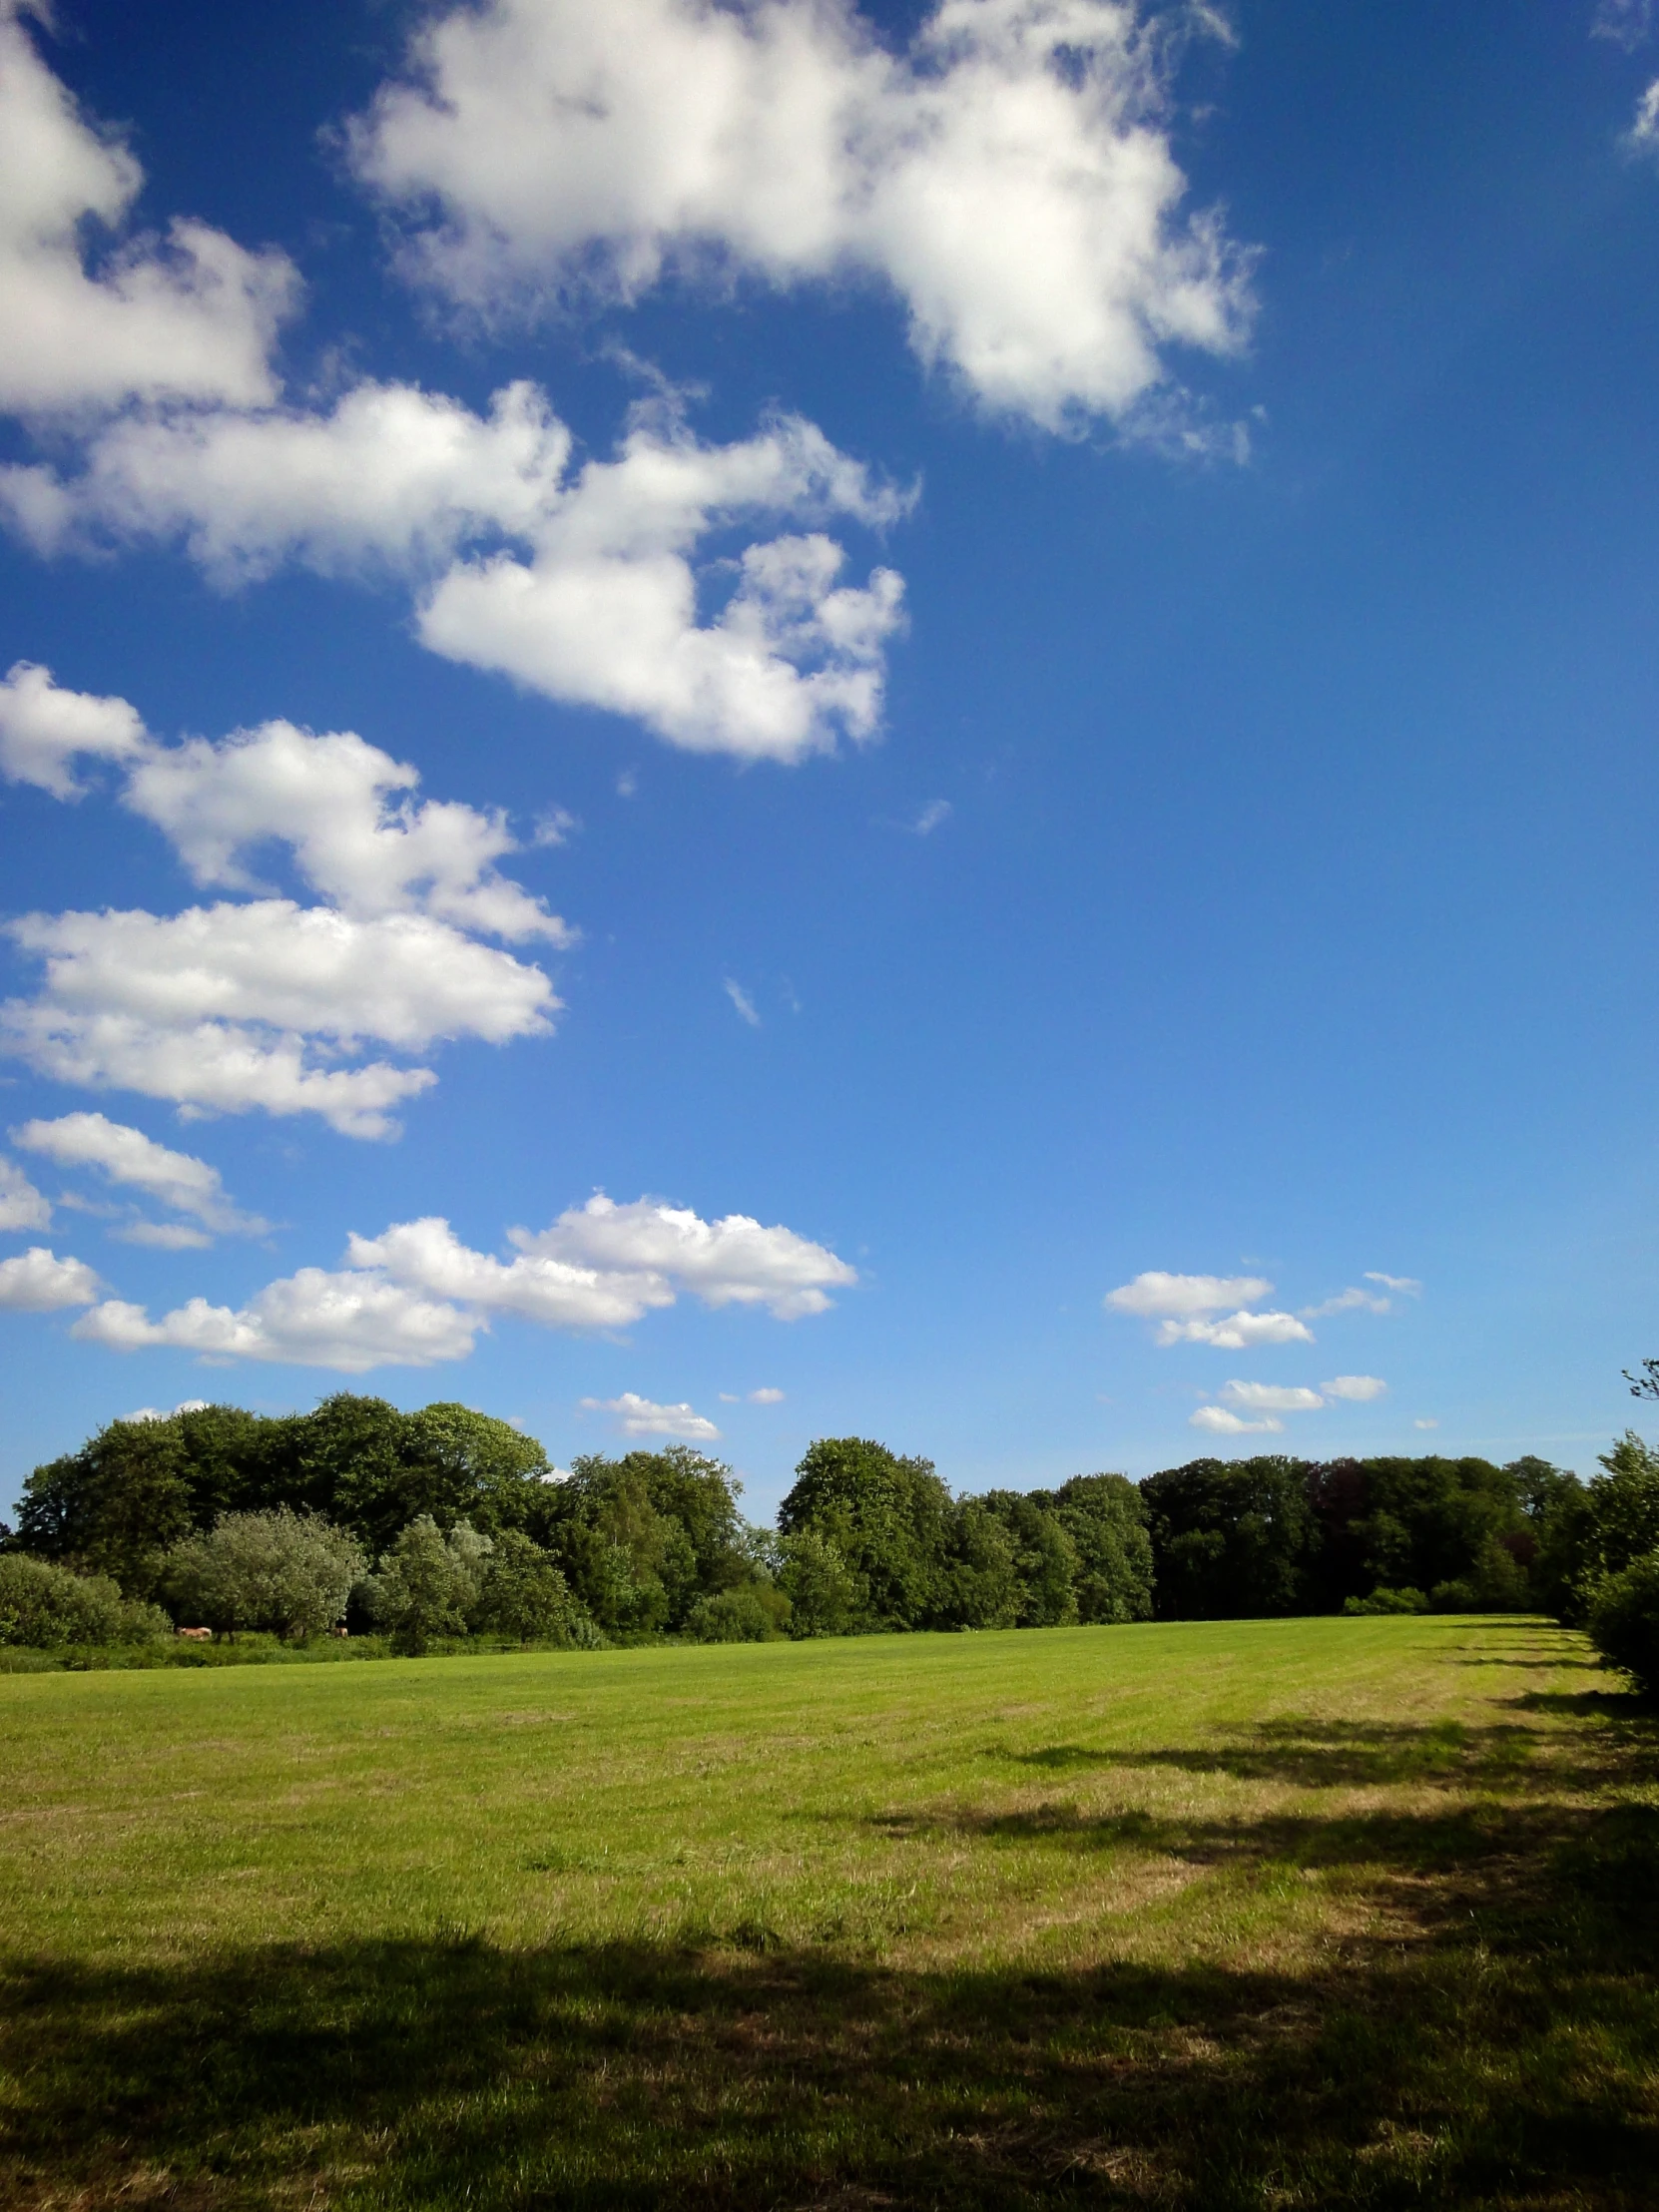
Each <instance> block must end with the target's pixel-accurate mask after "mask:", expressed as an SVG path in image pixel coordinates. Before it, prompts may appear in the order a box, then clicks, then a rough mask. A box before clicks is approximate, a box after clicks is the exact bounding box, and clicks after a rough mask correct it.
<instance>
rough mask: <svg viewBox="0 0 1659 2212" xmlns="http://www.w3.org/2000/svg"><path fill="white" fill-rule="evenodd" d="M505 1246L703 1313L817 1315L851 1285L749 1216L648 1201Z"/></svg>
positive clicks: (831, 1259) (570, 1216)
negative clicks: (674, 1296)
mask: <svg viewBox="0 0 1659 2212" xmlns="http://www.w3.org/2000/svg"><path fill="white" fill-rule="evenodd" d="M512 1242H513V1243H514V1244H515V1245H517V1246H518V1248H519V1250H520V1251H521V1252H526V1253H532V1254H545V1255H547V1256H549V1257H551V1258H555V1259H563V1260H566V1261H569V1262H571V1263H572V1264H575V1265H584V1266H589V1267H595V1268H599V1269H602V1270H605V1271H612V1270H616V1271H620V1272H623V1273H625V1274H648V1275H651V1276H653V1277H660V1278H661V1279H662V1280H663V1281H665V1282H667V1283H670V1284H673V1285H675V1286H677V1287H679V1288H680V1289H683V1290H686V1291H690V1292H691V1293H692V1294H693V1295H694V1296H695V1297H697V1298H700V1299H701V1300H702V1301H703V1303H704V1305H705V1306H734V1305H736V1306H766V1307H767V1308H769V1310H770V1311H771V1312H772V1313H773V1314H774V1315H776V1316H777V1318H778V1319H779V1320H780V1321H795V1320H798V1319H800V1318H801V1317H802V1316H803V1315H807V1314H822V1313H824V1312H825V1311H826V1310H827V1309H828V1307H829V1306H830V1298H829V1296H828V1293H829V1292H830V1291H831V1290H837V1289H846V1288H850V1286H851V1285H853V1284H854V1283H856V1282H857V1280H858V1273H857V1270H856V1269H855V1268H853V1267H850V1266H848V1264H847V1263H846V1261H844V1260H841V1259H837V1257H836V1256H835V1254H834V1253H832V1252H831V1251H830V1249H829V1248H828V1246H826V1245H821V1244H814V1243H813V1242H812V1241H811V1240H810V1239H809V1238H806V1237H801V1236H798V1235H797V1234H796V1232H795V1231H794V1230H793V1229H785V1228H784V1227H782V1226H781V1225H780V1226H776V1227H774V1228H771V1229H767V1228H763V1227H762V1225H761V1224H760V1223H759V1222H758V1221H755V1220H753V1219H752V1218H751V1217H750V1216H749V1215H747V1214H727V1215H726V1216H724V1217H723V1218H722V1219H721V1220H719V1221H703V1220H700V1219H699V1217H698V1216H697V1215H696V1214H695V1213H693V1212H692V1211H691V1210H690V1209H689V1208H687V1207H677V1206H668V1205H665V1204H663V1202H662V1201H661V1200H659V1199H650V1198H639V1199H635V1200H634V1201H633V1202H632V1204H629V1205H623V1206H619V1205H617V1204H616V1202H615V1201H614V1200H613V1199H609V1198H605V1197H603V1196H596V1197H594V1198H590V1199H589V1201H588V1203H587V1204H586V1205H585V1206H581V1207H572V1208H571V1209H570V1210H569V1211H568V1212H566V1213H563V1214H561V1215H560V1216H559V1219H558V1220H557V1221H556V1222H555V1223H554V1224H553V1226H552V1228H551V1229H546V1230H543V1231H542V1232H541V1234H540V1235H539V1236H531V1235H529V1234H528V1233H527V1232H526V1231H524V1230H522V1229H515V1230H514V1231H513V1232H512Z"/></svg>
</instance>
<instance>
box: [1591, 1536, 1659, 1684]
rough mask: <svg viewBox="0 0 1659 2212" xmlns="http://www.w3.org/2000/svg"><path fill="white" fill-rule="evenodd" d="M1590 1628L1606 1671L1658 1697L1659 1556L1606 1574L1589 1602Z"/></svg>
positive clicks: (1655, 1554) (1651, 1555)
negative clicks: (1620, 1673) (1613, 1669)
mask: <svg viewBox="0 0 1659 2212" xmlns="http://www.w3.org/2000/svg"><path fill="white" fill-rule="evenodd" d="M1589 1629H1590V1641H1591V1642H1592V1643H1593V1644H1594V1645H1595V1647H1596V1649H1597V1651H1599V1652H1600V1653H1601V1656H1602V1660H1603V1662H1604V1663H1605V1664H1606V1665H1607V1666H1610V1667H1618V1668H1621V1669H1622V1670H1623V1672H1624V1673H1626V1674H1627V1675H1629V1676H1630V1678H1631V1680H1632V1681H1633V1682H1634V1683H1635V1685H1636V1687H1637V1688H1638V1689H1639V1690H1641V1691H1643V1692H1645V1693H1646V1695H1647V1696H1649V1697H1655V1696H1659V1551H1650V1552H1648V1553H1647V1554H1646V1556H1645V1557H1643V1558H1640V1559H1634V1560H1632V1561H1631V1563H1630V1565H1629V1566H1628V1567H1624V1568H1621V1570H1620V1571H1619V1572H1618V1573H1617V1574H1610V1575H1608V1577H1607V1578H1606V1580H1605V1581H1604V1582H1603V1583H1602V1584H1601V1585H1600V1586H1599V1588H1598V1589H1597V1590H1596V1593H1595V1595H1594V1597H1593V1598H1592V1600H1591V1602H1590V1620H1589Z"/></svg>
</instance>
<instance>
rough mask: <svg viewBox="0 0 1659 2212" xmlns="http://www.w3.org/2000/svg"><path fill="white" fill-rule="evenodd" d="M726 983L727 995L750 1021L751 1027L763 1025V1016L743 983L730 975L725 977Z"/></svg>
mask: <svg viewBox="0 0 1659 2212" xmlns="http://www.w3.org/2000/svg"><path fill="white" fill-rule="evenodd" d="M725 984H726V995H727V997H728V998H729V999H730V1000H731V1001H732V1003H733V1005H734V1006H735V1007H736V1008H737V1009H738V1012H739V1013H740V1014H741V1015H742V1017H743V1019H744V1020H745V1021H747V1022H748V1024H749V1026H750V1028H751V1029H759V1028H760V1026H761V1017H760V1015H759V1013H758V1012H757V1011H756V1008H755V1001H754V1000H753V999H752V998H751V997H750V995H749V993H748V992H747V991H746V990H745V989H744V987H743V985H742V984H741V983H739V982H735V981H734V980H733V978H732V977H731V976H730V975H728V976H727V977H726V978H725Z"/></svg>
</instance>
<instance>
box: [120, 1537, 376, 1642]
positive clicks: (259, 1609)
mask: <svg viewBox="0 0 1659 2212" xmlns="http://www.w3.org/2000/svg"><path fill="white" fill-rule="evenodd" d="M367 1565H368V1562H367V1560H366V1559H365V1558H364V1556H363V1552H362V1547H361V1546H360V1545H359V1544H358V1543H357V1541H356V1539H355V1538H354V1537H352V1536H348V1535H347V1534H346V1533H345V1531H344V1529H342V1528H335V1527H333V1526H332V1525H331V1523H329V1522H328V1521H325V1520H323V1519H322V1518H321V1517H320V1516H319V1515H318V1514H315V1513H295V1512H291V1511H290V1510H289V1509H288V1507H287V1506H285V1505H284V1506H280V1507H278V1509H277V1511H276V1512H275V1513H222V1514H221V1515H220V1517H219V1520H218V1522H217V1524H216V1525H215V1526H214V1527H213V1528H211V1529H210V1530H209V1531H208V1533H207V1534H206V1535H205V1536H190V1537H187V1538H186V1540H185V1541H184V1542H183V1543H182V1544H175V1546H174V1547H173V1549H172V1551H171V1552H169V1553H168V1555H167V1558H166V1559H165V1561H164V1562H163V1568H162V1587H163V1590H164V1592H165V1593H166V1596H167V1599H168V1602H169V1604H170V1605H171V1606H172V1607H173V1610H174V1614H175V1616H176V1617H177V1618H178V1619H180V1620H181V1621H188V1622H190V1623H191V1624H192V1625H196V1624H201V1625H203V1626H206V1627H208V1628H219V1629H224V1630H226V1631H228V1632H229V1633H230V1634H231V1635H235V1634H236V1632H237V1630H238V1629H243V1628H255V1629H261V1628H263V1629H267V1630H269V1631H271V1633H273V1634H274V1635H278V1636H289V1637H295V1638H297V1637H302V1636H315V1635H319V1634H320V1633H321V1632H322V1630H323V1629H325V1628H328V1627H330V1626H331V1625H332V1624H333V1623H334V1622H335V1621H337V1620H338V1619H339V1617H340V1615H341V1614H342V1613H343V1612H344V1611H345V1601H346V1599H347V1598H348V1597H349V1596H350V1594H351V1590H352V1587H353V1585H354V1584H355V1583H357V1582H359V1581H361V1579H362V1577H363V1574H364V1571H365V1569H366V1568H367Z"/></svg>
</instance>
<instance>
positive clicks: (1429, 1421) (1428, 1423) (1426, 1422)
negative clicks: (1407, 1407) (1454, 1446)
mask: <svg viewBox="0 0 1659 2212" xmlns="http://www.w3.org/2000/svg"><path fill="white" fill-rule="evenodd" d="M1439 1425H1440V1424H1439V1421H1438V1419H1437V1418H1436V1417H1435V1416H1434V1415H1433V1414H1429V1415H1428V1416H1427V1417H1426V1418H1424V1419H1422V1420H1414V1421H1413V1422H1412V1423H1411V1426H1412V1427H1413V1428H1438V1427H1439Z"/></svg>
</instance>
